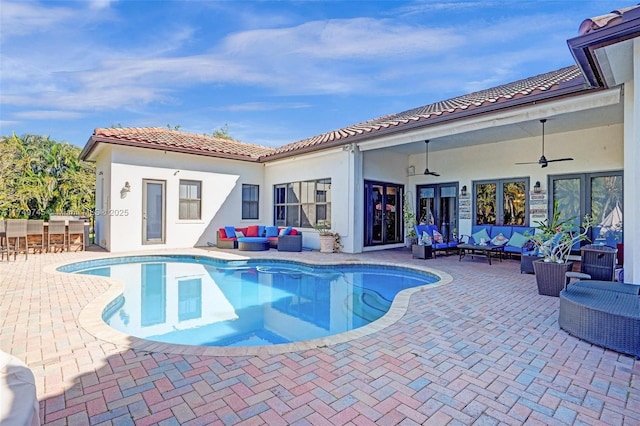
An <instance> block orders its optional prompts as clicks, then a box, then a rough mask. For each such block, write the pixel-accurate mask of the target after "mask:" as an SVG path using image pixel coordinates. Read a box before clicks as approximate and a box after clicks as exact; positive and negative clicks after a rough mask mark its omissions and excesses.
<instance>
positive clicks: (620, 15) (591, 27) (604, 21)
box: [578, 5, 640, 35]
mask: <svg viewBox="0 0 640 426" xmlns="http://www.w3.org/2000/svg"><path fill="white" fill-rule="evenodd" d="M639 8H640V5H636V6H629V7H624V8H621V9H617V10H613V11H611V12H610V13H607V14H606V15H600V16H596V17H593V18H588V19H585V20H584V21H582V23H581V24H580V28H579V29H578V34H579V35H585V34H590V33H592V32H594V31H598V30H600V29H602V28H609V27H612V26H614V25H617V24H619V23H621V22H624V20H625V19H626V18H627V17H628V16H625V15H628V12H630V11H632V10H634V9H639Z"/></svg>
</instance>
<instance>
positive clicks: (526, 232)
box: [461, 225, 536, 257]
mask: <svg viewBox="0 0 640 426" xmlns="http://www.w3.org/2000/svg"><path fill="white" fill-rule="evenodd" d="M535 231H536V229H535V228H532V227H529V226H517V225H513V226H506V225H473V226H472V227H471V235H462V236H461V239H462V240H463V241H464V242H465V243H466V244H480V243H481V240H482V239H484V240H485V243H492V244H498V243H502V244H504V252H505V253H506V254H507V255H518V256H520V257H523V256H528V255H532V254H533V253H534V247H533V245H532V244H531V237H532V236H533V234H535Z"/></svg>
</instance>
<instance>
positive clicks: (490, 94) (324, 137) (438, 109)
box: [265, 65, 583, 158]
mask: <svg viewBox="0 0 640 426" xmlns="http://www.w3.org/2000/svg"><path fill="white" fill-rule="evenodd" d="M582 81H583V80H582V74H581V72H580V69H579V68H578V67H577V66H575V65H573V66H569V67H566V68H562V69H559V70H557V71H552V72H548V73H544V74H540V75H537V76H534V77H528V78H525V79H522V80H518V81H515V82H512V83H507V84H503V85H501V86H497V87H493V88H490V89H486V90H481V91H478V92H474V93H470V94H467V95H462V96H458V97H455V98H452V99H448V100H445V101H440V102H435V103H433V104H430V105H426V106H422V107H419V108H414V109H411V110H408V111H404V112H401V113H397V114H390V115H386V116H383V117H379V118H376V119H373V120H369V121H365V122H362V123H359V124H355V125H352V126H347V127H344V128H342V129H338V130H333V131H330V132H327V133H323V134H321V135H317V136H313V137H310V138H307V139H303V140H300V141H298V142H294V143H291V144H287V145H284V146H282V147H280V148H278V149H276V150H274V151H272V152H270V153H266V154H265V157H267V158H268V157H270V156H275V155H277V156H281V154H285V153H290V152H293V151H299V150H305V151H306V150H313V149H314V148H315V147H318V148H319V147H321V146H323V145H332V144H333V143H336V144H339V143H350V142H351V141H350V140H349V139H350V138H353V137H356V136H362V135H371V136H372V137H373V136H375V135H376V133H378V132H381V131H386V130H388V129H397V131H402V130H404V128H408V127H409V126H410V125H411V124H413V123H418V122H423V121H424V122H425V124H429V123H428V120H431V119H435V118H438V117H443V116H447V115H451V116H452V118H453V117H454V116H455V115H456V114H457V113H462V112H465V111H469V110H473V109H478V112H480V111H481V110H482V109H483V108H484V107H488V106H491V105H495V104H498V103H502V102H504V103H505V106H507V104H508V103H509V101H513V100H518V99H522V98H526V97H527V96H531V95H536V94H539V93H544V92H552V91H554V90H557V89H559V88H561V87H565V86H567V85H571V83H575V84H580V83H582ZM279 154H280V155H279Z"/></svg>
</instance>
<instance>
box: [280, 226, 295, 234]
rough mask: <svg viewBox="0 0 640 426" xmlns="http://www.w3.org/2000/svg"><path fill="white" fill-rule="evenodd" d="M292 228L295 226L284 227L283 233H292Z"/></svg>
mask: <svg viewBox="0 0 640 426" xmlns="http://www.w3.org/2000/svg"><path fill="white" fill-rule="evenodd" d="M292 230H293V226H287V227H286V228H285V229H284V234H282V235H291V231H292Z"/></svg>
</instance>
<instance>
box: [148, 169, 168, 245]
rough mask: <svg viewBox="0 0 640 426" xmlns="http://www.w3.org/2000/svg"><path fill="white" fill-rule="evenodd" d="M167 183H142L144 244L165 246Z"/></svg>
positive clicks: (153, 181) (157, 181)
mask: <svg viewBox="0 0 640 426" xmlns="http://www.w3.org/2000/svg"><path fill="white" fill-rule="evenodd" d="M165 203H166V189H165V181H163V180H150V179H144V180H143V181H142V244H164V242H165V214H166V206H165Z"/></svg>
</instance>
